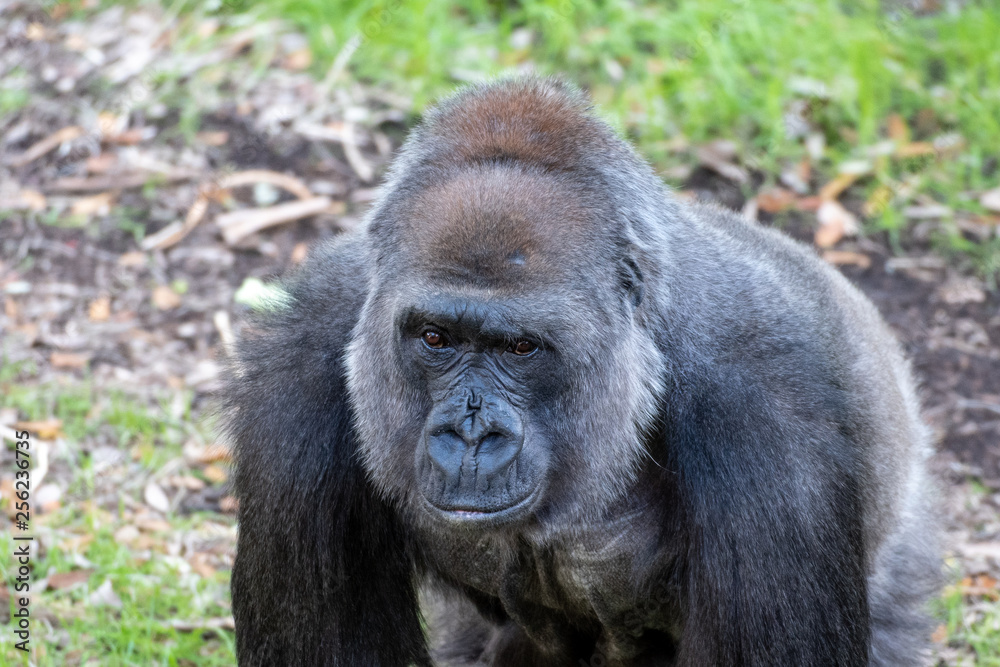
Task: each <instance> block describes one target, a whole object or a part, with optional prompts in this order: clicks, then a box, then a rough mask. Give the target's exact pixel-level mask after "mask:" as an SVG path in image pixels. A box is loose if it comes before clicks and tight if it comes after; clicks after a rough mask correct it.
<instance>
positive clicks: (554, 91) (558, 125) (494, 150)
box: [423, 79, 613, 172]
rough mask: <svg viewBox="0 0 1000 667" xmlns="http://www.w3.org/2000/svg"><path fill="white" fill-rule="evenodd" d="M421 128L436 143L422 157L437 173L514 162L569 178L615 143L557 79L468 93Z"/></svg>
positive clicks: (446, 105)
mask: <svg viewBox="0 0 1000 667" xmlns="http://www.w3.org/2000/svg"><path fill="white" fill-rule="evenodd" d="M424 123H425V124H424V126H423V128H424V129H423V132H424V133H425V134H426V135H433V137H434V145H433V147H428V148H429V149H430V150H428V151H427V153H426V156H427V158H428V160H429V161H432V162H434V163H436V164H438V165H440V166H441V167H450V166H457V165H462V164H468V163H475V162H486V161H493V160H517V161H518V162H520V163H522V164H525V165H530V166H533V167H537V168H540V169H542V170H545V171H566V172H572V171H574V170H575V169H577V168H579V167H580V166H581V165H584V164H585V163H587V162H588V160H589V159H590V158H591V157H592V156H593V153H594V150H595V149H603V148H606V147H607V146H608V144H609V140H613V139H612V136H611V135H610V133H609V132H608V128H607V126H606V125H605V124H604V123H602V122H600V121H599V120H597V119H596V118H595V117H594V116H593V114H592V111H591V107H590V105H589V103H588V102H587V100H586V99H585V98H584V97H583V96H582V95H580V94H579V92H577V91H576V90H575V89H573V88H572V87H570V86H568V85H566V84H565V83H563V82H562V81H560V80H558V79H515V80H510V81H508V82H505V83H504V84H503V85H500V86H495V85H494V86H483V87H472V88H470V89H468V90H466V91H464V92H463V93H460V94H458V95H456V96H455V97H453V98H452V99H451V100H449V101H448V102H445V103H444V104H442V105H441V106H439V107H438V108H437V109H435V110H434V111H433V112H431V113H430V114H429V115H428V116H427V118H426V119H425V121H424ZM595 143H596V144H598V145H595Z"/></svg>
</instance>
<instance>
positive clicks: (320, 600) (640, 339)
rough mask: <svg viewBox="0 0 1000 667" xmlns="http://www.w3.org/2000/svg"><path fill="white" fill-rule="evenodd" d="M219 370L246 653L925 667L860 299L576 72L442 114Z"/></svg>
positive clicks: (897, 440) (897, 469)
mask: <svg viewBox="0 0 1000 667" xmlns="http://www.w3.org/2000/svg"><path fill="white" fill-rule="evenodd" d="M283 285H284V290H285V292H284V295H285V296H284V297H283V298H281V299H277V300H274V301H273V302H272V303H271V304H270V306H269V307H268V308H265V309H262V312H261V313H259V314H258V315H257V316H256V317H255V319H253V320H252V321H251V323H250V324H249V325H248V327H247V331H246V332H245V334H244V336H243V340H242V342H241V343H240V345H239V347H238V350H237V352H236V353H235V354H234V358H233V361H232V369H231V371H230V376H229V380H228V385H227V386H228V389H227V392H226V396H227V399H226V402H225V405H224V408H223V410H224V414H225V415H226V416H227V433H228V436H229V438H230V440H231V442H232V444H233V448H234V454H235V462H236V469H235V475H234V483H235V488H236V492H237V494H238V497H239V500H240V505H239V538H238V545H237V554H236V561H235V566H234V569H233V573H232V599H233V612H234V617H235V621H236V640H237V653H238V658H239V662H240V664H241V665H296V666H302V665H306V666H309V665H341V666H351V667H380V666H399V667H404V666H407V665H419V666H427V665H452V666H458V665H501V666H513V667H521V666H526V667H527V666H532V665H538V666H545V667H550V666H551V667H558V666H562V665H566V666H573V667H600V666H620V667H625V666H638V665H646V666H653V665H676V666H679V667H695V666H699V667H700V666H708V665H720V666H732V665H746V666H749V665H754V666H760V667H765V666H766V667H777V666H788V667H791V666H795V667H802V666H815V665H836V666H839V667H844V666H850V665H878V666H889V665H913V664H917V663H918V662H919V661H920V660H921V656H923V655H924V652H925V648H926V643H927V642H926V637H927V635H928V634H929V632H928V626H927V618H926V615H925V613H924V609H923V607H924V605H925V603H926V600H927V597H928V596H929V595H931V594H932V593H933V591H934V587H935V585H936V580H937V577H938V574H939V571H940V564H939V557H938V554H937V548H936V544H935V543H936V539H935V529H934V521H933V507H932V505H933V501H932V497H933V494H932V492H931V489H932V486H933V485H932V482H931V480H930V478H929V475H928V473H927V471H926V460H927V458H928V455H929V452H930V437H929V431H928V429H927V428H926V427H925V426H924V425H923V424H922V422H921V418H920V415H919V402H918V398H917V395H916V391H915V388H914V383H913V381H912V379H911V376H910V371H909V368H908V366H907V363H906V361H905V360H904V358H903V355H902V354H901V351H900V347H899V345H898V344H897V342H896V341H895V340H894V338H893V335H892V334H891V332H890V330H889V329H888V328H887V326H886V325H885V324H884V323H883V321H882V320H881V319H880V317H879V315H878V313H877V312H876V310H875V308H874V307H873V306H872V304H871V303H870V302H869V301H867V300H866V299H865V298H864V297H863V296H862V295H861V294H860V293H859V292H858V291H857V290H856V289H855V288H853V287H852V286H851V285H850V284H849V283H848V282H847V280H845V279H844V278H843V277H842V276H841V275H840V274H839V273H838V272H837V271H835V270H833V269H832V268H830V267H829V266H827V265H826V264H825V263H824V262H823V261H821V260H820V259H819V258H818V257H817V256H816V255H815V254H814V252H813V251H811V250H810V249H809V248H807V247H805V246H803V245H800V244H798V243H796V242H795V241H792V240H790V239H789V238H787V237H785V236H784V235H782V234H781V233H779V232H777V231H774V230H771V229H766V228H763V227H761V226H759V225H758V224H756V223H754V222H752V221H749V220H746V219H743V218H741V217H739V216H738V215H735V214H733V213H731V212H728V211H725V210H722V209H720V208H714V207H710V206H703V205H694V204H688V203H682V202H681V201H679V200H678V199H676V198H674V197H672V196H671V195H670V194H669V193H668V192H667V191H666V190H665V188H664V186H663V184H662V183H661V182H660V180H659V179H658V178H657V177H656V176H655V174H654V172H653V171H652V170H651V169H650V167H649V166H648V165H647V164H646V163H644V162H643V161H642V159H640V158H639V157H638V156H637V155H636V153H635V152H633V150H632V148H631V147H630V146H629V145H628V144H627V143H626V142H625V141H623V140H622V139H621V138H619V137H618V136H617V135H616V133H615V132H614V131H613V130H612V129H611V128H610V127H609V126H608V125H607V124H605V123H604V122H603V121H601V120H600V119H599V118H598V117H597V116H596V115H595V113H594V111H593V110H592V109H591V108H590V106H589V103H588V101H587V100H586V98H585V97H584V96H583V94H581V93H580V92H578V91H577V90H576V89H575V88H573V87H571V86H570V85H568V84H566V83H563V82H561V81H559V80H550V79H536V78H516V79H505V80H500V81H494V82H491V83H488V84H482V85H477V86H472V87H469V88H467V89H465V90H463V91H461V92H459V93H458V94H456V95H455V96H453V97H451V98H450V99H448V100H446V101H444V102H443V103H441V104H440V105H439V106H438V107H437V108H436V109H434V110H433V111H431V112H429V113H428V114H426V116H425V118H424V119H423V121H422V123H421V125H420V126H419V127H418V128H417V129H415V130H414V131H413V132H412V134H411V136H410V137H409V139H408V141H407V142H406V144H405V145H404V147H403V148H402V150H401V152H400V154H399V156H398V157H397V159H396V160H395V162H394V164H393V166H392V168H391V170H390V173H389V177H388V181H387V183H386V186H385V188H384V190H383V194H382V195H381V197H380V199H379V200H378V201H377V202H376V204H375V205H374V207H373V209H372V210H371V212H370V214H369V215H368V217H367V218H366V220H365V222H364V224H363V225H362V226H361V228H360V229H358V230H357V231H354V232H351V233H345V234H343V235H341V236H339V237H337V238H335V239H333V240H332V242H329V243H327V244H326V245H322V246H320V247H318V248H317V249H316V250H315V252H314V253H313V254H312V257H311V259H310V260H309V261H308V262H307V263H306V264H305V265H304V266H303V267H302V268H301V269H300V270H299V271H297V273H296V274H295V275H293V276H292V277H291V278H289V279H288V280H286V281H285V282H284V283H283Z"/></svg>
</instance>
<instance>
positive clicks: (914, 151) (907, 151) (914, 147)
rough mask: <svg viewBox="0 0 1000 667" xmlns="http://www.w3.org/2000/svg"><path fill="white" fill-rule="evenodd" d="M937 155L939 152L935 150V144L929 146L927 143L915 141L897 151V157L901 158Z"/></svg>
mask: <svg viewBox="0 0 1000 667" xmlns="http://www.w3.org/2000/svg"><path fill="white" fill-rule="evenodd" d="M935 153H937V150H936V149H935V148H934V144H929V143H927V142H926V141H914V142H913V143H909V144H905V145H903V146H900V147H899V148H897V149H896V157H901V158H908V157H920V156H921V155H934V154H935Z"/></svg>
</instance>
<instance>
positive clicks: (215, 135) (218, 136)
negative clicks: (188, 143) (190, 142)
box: [195, 130, 229, 146]
mask: <svg viewBox="0 0 1000 667" xmlns="http://www.w3.org/2000/svg"><path fill="white" fill-rule="evenodd" d="M195 137H196V138H197V139H198V141H200V142H201V143H203V144H205V145H206V146H225V145H226V142H227V141H229V133H228V132H226V131H224V130H219V131H205V132H199V133H198V134H196V135H195Z"/></svg>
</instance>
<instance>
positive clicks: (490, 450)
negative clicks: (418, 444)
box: [427, 413, 524, 477]
mask: <svg viewBox="0 0 1000 667" xmlns="http://www.w3.org/2000/svg"><path fill="white" fill-rule="evenodd" d="M523 444H524V432H523V431H522V429H521V425H520V424H519V423H517V421H516V420H515V419H512V418H510V417H507V418H498V419H491V418H490V417H489V415H484V414H482V413H476V414H472V415H470V416H467V417H466V418H465V419H464V420H463V421H462V422H461V423H460V424H455V423H440V424H437V425H435V426H434V427H432V428H431V430H430V433H429V437H428V439H427V453H428V455H429V456H430V458H431V460H432V461H433V462H434V464H435V466H437V467H438V468H439V469H440V470H441V471H442V472H444V473H445V474H446V475H447V476H449V477H453V476H460V475H461V473H462V468H463V464H472V469H474V470H475V471H476V475H477V476H482V475H487V476H490V475H494V474H496V473H499V472H502V471H504V470H506V469H507V467H508V466H510V464H511V463H513V461H514V459H515V458H516V457H517V455H518V454H519V453H520V452H521V446H522V445H523Z"/></svg>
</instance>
